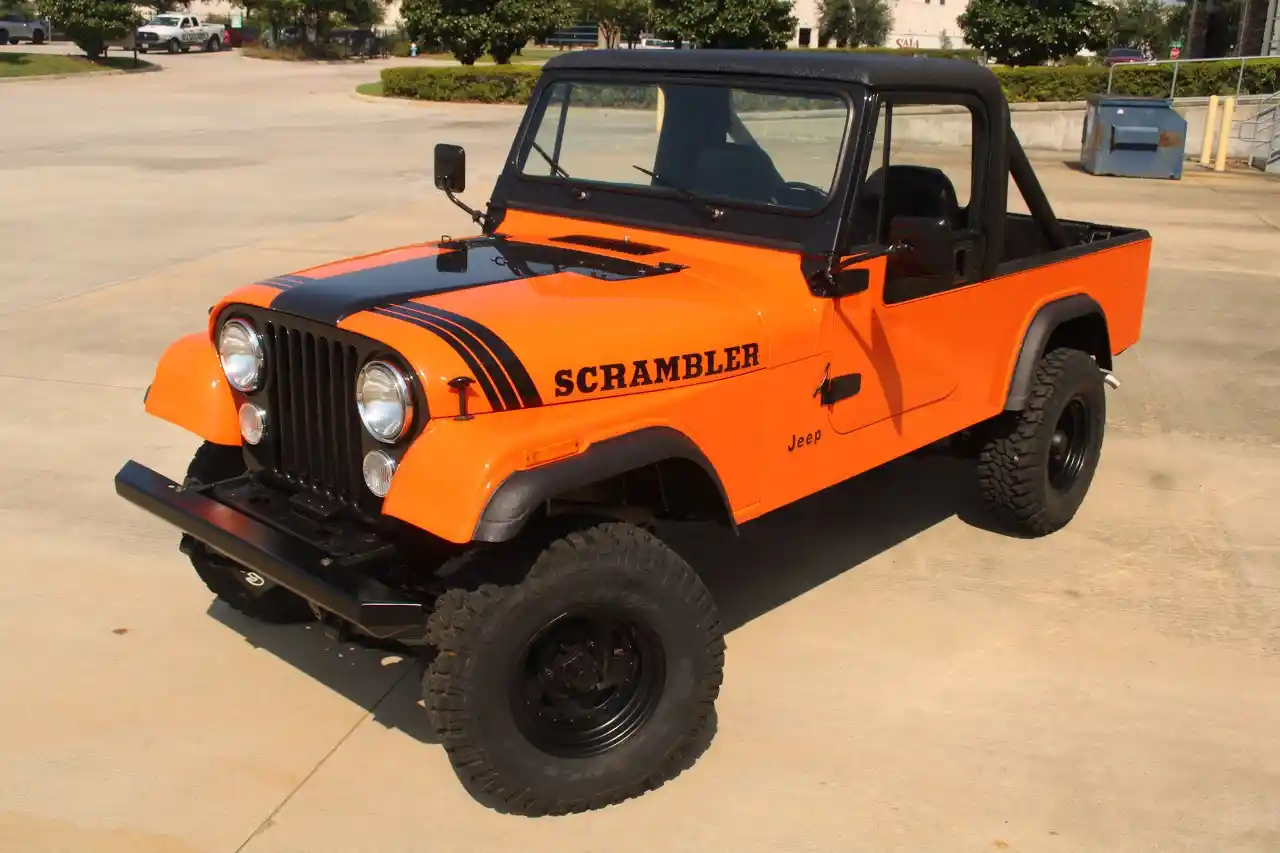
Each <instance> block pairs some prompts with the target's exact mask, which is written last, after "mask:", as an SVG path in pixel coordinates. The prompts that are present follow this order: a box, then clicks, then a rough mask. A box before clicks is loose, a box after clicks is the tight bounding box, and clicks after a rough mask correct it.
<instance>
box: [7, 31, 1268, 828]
mask: <svg viewBox="0 0 1280 853" xmlns="http://www.w3.org/2000/svg"><path fill="white" fill-rule="evenodd" d="M158 62H159V63H160V64H161V65H162V66H163V70H162V72H160V73H154V74H143V75H134V76H122V75H117V76H105V77H101V78H94V79H67V80H55V81H33V82H21V83H8V84H3V85H0V116H3V119H2V123H0V393H3V396H4V399H5V401H6V402H5V405H4V406H2V407H0V436H3V441H2V442H0V460H2V462H0V541H3V542H4V544H5V547H4V551H3V553H4V556H5V560H4V564H3V565H4V571H0V648H3V649H4V651H5V663H4V665H3V666H0V696H3V697H4V701H3V702H2V703H0V849H3V850H15V851H19V850H20V851H23V853H45V852H46V851H63V850H85V851H95V853H196V852H197V851H198V853H238V851H247V853H268V851H305V852H306V853H328V851H334V853H357V851H370V853H395V851H417V850H432V851H440V853H445V851H459V853H461V851H468V853H475V851H489V850H495V851H496V850H506V849H519V850H523V851H530V853H535V851H543V850H547V851H550V850H555V851H560V853H567V852H568V851H572V852H573V853H577V852H578V851H582V853H587V851H606V850H607V851H609V853H626V851H633V850H634V851H646V852H647V853H650V852H651V851H663V853H675V851H684V850H688V851H695V850H696V851H703V850H715V851H733V853H752V851H779V850H787V851H791V850H796V851H799V850H806V851H809V850H812V851H864V850H865V851H885V850H903V851H921V850H945V851H984V850H1014V851H1017V850H1027V851H1138V850H1143V851H1148V850H1186V851H1206V850H1214V851H1227V850H1230V851H1269V853H1274V851H1275V850H1277V849H1280V809H1277V807H1276V804H1277V803H1278V802H1280V736H1278V735H1277V733H1276V728H1277V727H1276V722H1277V720H1280V528H1278V527H1277V525H1276V507H1277V506H1280V402H1277V401H1278V400H1280V381H1278V379H1277V376H1278V375H1280V372H1278V371H1280V344H1278V343H1277V340H1278V339H1277V335H1276V331H1275V329H1276V324H1277V322H1278V321H1280V272H1278V271H1277V269H1278V268H1277V266H1276V257H1277V252H1280V206H1278V205H1277V199H1280V183H1278V182H1276V181H1274V180H1269V179H1266V178H1261V177H1258V176H1253V175H1236V174H1226V175H1202V174H1198V173H1194V172H1189V174H1188V175H1187V177H1186V179H1185V180H1183V181H1182V182H1180V183H1172V182H1154V181H1150V182H1149V181H1125V180H1115V179H1104V178H1094V177H1090V176H1088V175H1083V174H1081V173H1079V172H1078V171H1076V170H1073V169H1071V168H1069V167H1067V166H1065V165H1064V164H1063V160H1064V159H1065V158H1064V156H1063V155H1061V154H1057V155H1037V156H1036V157H1035V163H1036V166H1037V168H1038V169H1039V171H1040V175H1041V180H1042V181H1043V183H1044V184H1045V186H1046V190H1047V192H1048V194H1049V196H1050V198H1051V199H1052V200H1053V202H1054V203H1055V205H1056V207H1057V209H1058V211H1059V213H1060V214H1061V215H1063V216H1067V217H1081V218H1093V219H1097V220H1102V221H1107V222H1114V223H1117V224H1122V225H1136V226H1145V227H1147V228H1149V229H1150V230H1151V231H1152V232H1153V234H1154V236H1155V245H1156V248H1155V258H1154V261H1153V264H1154V266H1153V271H1152V276H1151V286H1150V293H1149V301H1148V307H1147V313H1146V316H1145V327H1144V334H1143V340H1142V341H1141V342H1140V344H1139V345H1138V346H1137V347H1136V348H1135V349H1133V350H1132V351H1131V352H1129V353H1127V354H1125V355H1124V356H1122V357H1121V358H1120V359H1119V360H1118V364H1117V372H1118V375H1119V378H1120V379H1121V381H1122V383H1123V384H1122V387H1121V388H1120V389H1119V391H1117V392H1115V393H1113V394H1111V395H1110V398H1109V406H1110V422H1109V426H1108V438H1107V444H1106V447H1105V450H1104V454H1103V463H1102V467H1101V469H1100V472H1099V474H1098V477H1097V480H1096V481H1095V485H1094V488H1093V491H1092V492H1091V495H1090V497H1089V499H1088V501H1087V502H1086V504H1085V506H1084V508H1083V510H1082V511H1081V514H1080V516H1079V517H1078V519H1077V521H1076V522H1075V523H1074V524H1073V525H1072V526H1071V527H1070V528H1068V529H1067V530H1065V531H1063V532H1061V533H1059V534H1057V535H1055V536H1053V537H1050V538H1048V539H1044V540H1039V541H1034V542H1027V541H1020V540H1016V539H1009V538H1006V537H1002V536H1000V535H997V534H994V533H990V532H988V531H987V530H985V529H983V528H982V527H980V526H978V525H977V524H975V523H973V521H974V512H973V502H972V499H971V495H970V492H969V489H968V481H967V479H966V477H965V474H966V472H965V471H964V469H963V466H959V465H957V464H954V463H948V462H946V461H945V460H940V459H929V458H919V459H907V460H902V461H900V462H898V463H895V464H893V465H890V466H888V467H886V468H884V469H881V470H878V471H875V472H872V473H870V474H868V475H866V476H865V477H863V478H860V479H858V480H856V481H853V482H850V483H847V484H844V485H842V486H839V487H836V488H833V489H830V490H828V491H827V492H824V493H823V494H821V495H818V496H816V497H814V498H812V499H809V500H806V501H803V502H801V503H799V504H796V505H794V506H792V507H789V508H787V509H785V510H781V511H779V512H777V513H775V514H773V515H771V516H768V517H766V518H764V519H762V520H760V521H759V522H758V523H756V524H753V525H751V526H749V527H747V528H746V529H745V530H744V536H743V538H742V540H740V541H737V542H733V541H727V540H723V539H720V538H706V539H700V540H695V541H692V542H690V543H689V544H688V548H689V550H690V556H691V558H692V559H693V561H694V563H695V566H696V567H698V568H699V569H701V570H702V571H703V572H704V573H705V574H706V575H707V577H708V582H709V583H710V584H711V586H712V587H713V592H715V594H716V595H717V598H718V599H719V601H720V603H721V607H722V610H723V611H724V614H725V617H726V619H727V621H728V622H729V623H730V625H731V626H732V627H733V630H732V632H731V634H730V635H729V638H728V660H727V666H728V670H727V677H726V683H725V687H724V690H723V692H722V698H721V700H720V703H719V728H718V733H717V735H716V738H715V741H714V743H713V745H712V746H711V749H710V750H709V751H708V752H707V753H706V754H705V755H704V756H703V757H702V758H701V760H700V761H699V762H698V764H697V765H695V767H694V768H693V769H691V770H690V771H688V772H686V773H685V774H684V775H682V776H681V777H679V778H678V779H677V780H675V781H674V782H672V783H669V784H668V785H667V786H665V787H664V788H662V789H660V790H658V791H656V792H654V793H652V794H649V795H647V796H645V797H643V798H641V799H638V800H633V801H630V802H627V803H625V804H622V805H620V806H616V807H613V808H610V809H606V810H603V811H600V812H596V813H591V814H586V815H580V816H574V817H569V818H552V819H541V820H529V819H525V818H518V817H507V816H502V815H498V814H496V813H493V812H491V811H488V810H486V809H484V808H482V807H480V806H478V805H476V804H475V803H474V802H473V801H472V800H471V799H470V798H468V797H467V795H466V794H465V793H464V792H463V791H462V790H461V788H460V786H459V785H458V784H457V781H456V779H455V777H454V776H453V774H452V772H451V770H450V768H449V765H448V761H447V759H446V758H445V756H444V754H443V751H442V750H441V749H440V748H439V747H438V746H436V745H434V744H432V743H431V733H430V731H429V730H428V728H427V726H426V724H425V720H424V719H423V714H422V709H421V707H420V705H419V704H418V693H419V682H418V671H417V667H416V666H415V665H414V664H413V663H412V661H408V660H404V659H401V658H399V657H397V656H395V655H390V654H387V653H384V652H377V651H372V650H367V649H361V648H357V647H350V646H337V645H334V644H333V643H331V642H330V641H328V640H327V639H326V638H325V637H324V636H323V635H322V634H321V633H320V632H319V631H315V630H309V629H271V628H266V627H263V626H260V625H255V624H251V623H249V622H247V621H245V620H243V619H240V618H238V617H237V616H236V614H234V613H231V612H229V611H227V610H226V609H224V608H222V607H221V606H215V605H211V603H210V597H209V595H208V593H207V592H206V590H205V589H204V587H203V586H202V585H201V584H200V583H199V582H198V580H197V579H196V578H195V577H194V574H193V573H192V572H191V570H190V568H189V566H188V564H187V563H186V561H185V558H183V557H182V555H180V554H179V553H178V552H177V550H176V536H175V535H174V533H173V531H172V530H171V529H169V528H167V527H165V526H164V525H162V524H161V523H160V522H158V521H154V520H152V519H151V518H150V517H148V516H146V515H145V514H143V513H142V512H140V511H138V510H137V509H135V508H133V507H132V506H130V505H128V504H126V503H125V502H124V501H122V500H120V499H118V498H117V497H116V496H115V494H114V492H113V489H112V484H111V478H112V476H113V475H114V474H115V472H116V471H117V470H118V469H119V467H120V465H121V464H122V462H123V461H124V460H125V459H127V458H130V457H132V458H136V459H138V460H140V461H142V462H144V463H146V464H148V465H151V466H153V467H156V468H158V469H160V470H162V471H166V472H168V473H169V474H170V475H171V476H177V475H179V474H180V473H181V471H182V470H183V469H184V467H185V465H186V462H187V460H188V459H189V456H190V454H191V452H192V450H193V449H194V447H195V445H196V440H195V439H194V438H193V437H191V436H189V435H187V434H184V433H182V432H180V431H179V430H177V429H176V428H174V427H170V426H168V425H167V424H164V423H161V422H158V421H156V420H154V419H151V418H148V417H147V416H146V415H145V413H144V412H143V410H142V391H143V389H144V388H145V387H146V385H147V383H148V382H149V381H150V378H151V375H152V370H153V368H154V366H155V361H156V359H157V357H158V356H159V354H160V352H161V351H162V349H163V348H164V346H165V345H167V344H168V343H169V342H170V341H171V340H172V339H173V338H175V337H177V336H179V335H181V334H184V333H186V332H188V331H191V330H194V329H198V328H200V327H201V325H202V324H203V323H204V322H205V312H206V309H207V308H208V306H209V305H210V304H211V303H212V302H213V301H214V300H215V299H216V298H217V297H218V295H220V294H221V293H223V292H224V291H226V290H227V289H229V288H231V287H233V286H235V285H238V284H241V283H244V282H247V281H251V280H254V279H256V278H260V277H266V276H270V275H274V274H278V273H282V272H287V271H290V270H294V269H298V268H300V267H303V266H307V265H311V264H314V263H317V262H319V261H322V260H325V259H329V258H336V257H340V256H344V255H350V254H356V253H360V252H366V251H372V250H375V249H378V248H383V247H387V246H392V245H397V244H401V243H405V242H410V241H416V240H422V239H430V238H434V237H437V236H439V235H440V234H442V233H450V232H452V233H466V232H467V230H468V226H469V223H468V221H467V219H466V217H465V216H464V215H463V214H461V213H460V212H458V211H457V210H456V209H455V208H453V207H452V206H451V205H450V204H449V203H448V201H447V200H445V199H443V198H442V197H440V196H439V195H438V194H437V193H436V192H435V191H434V189H432V186H431V173H430V168H431V165H430V164H431V147H432V145H433V144H434V143H435V142H437V141H450V142H457V143H460V144H463V145H465V146H466V147H467V150H468V160H469V165H470V175H469V184H470V189H469V190H468V192H467V194H466V195H467V198H468V199H469V200H471V201H473V202H476V203H478V202H479V201H480V200H482V199H483V197H484V194H485V192H486V191H487V188H488V186H489V184H490V183H491V182H492V179H493V177H494V175H495V174H496V172H497V170H498V168H499V166H500V162H501V159H502V157H503V155H504V154H505V151H506V146H507V144H508V141H509V135H510V133H511V131H512V129H513V128H514V126H515V123H516V122H517V120H518V118H519V115H520V111H519V110H518V109H511V108H502V107H497V108H485V107H471V106H454V107H443V106H422V105H412V104H399V103H371V102H369V101H367V100H362V99H358V98H356V97H355V96H354V95H353V94H352V90H353V87H354V86H355V85H356V84H357V83H360V82H365V81H367V80H371V79H374V78H375V77H376V72H375V69H376V68H377V67H378V66H379V65H380V63H370V64H367V65H362V66H358V67H345V66H321V67H297V66H294V65H291V64H283V63H282V64H276V63H267V62H261V61H254V60H248V59H244V58H242V57H240V56H238V55H235V54H214V55H201V54H188V55H179V56H175V57H168V56H161V57H159V58H158Z"/></svg>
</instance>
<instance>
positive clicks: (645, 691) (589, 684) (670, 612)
mask: <svg viewBox="0 0 1280 853" xmlns="http://www.w3.org/2000/svg"><path fill="white" fill-rule="evenodd" d="M493 554H494V559H495V560H498V561H501V560H503V559H507V560H519V559H520V557H519V554H517V553H516V552H514V551H506V552H504V551H502V550H497V551H495V552H493ZM531 562H532V566H531V568H528V571H527V574H526V576H525V577H524V578H523V580H520V581H518V582H516V583H514V584H511V585H507V586H497V585H494V584H483V585H481V586H479V587H478V588H476V589H471V590H466V589H455V590H451V591H449V592H447V593H446V594H445V595H443V596H441V598H440V599H439V601H438V602H437V604H436V608H435V611H434V612H433V614H432V616H431V619H430V622H429V625H428V639H429V640H430V642H431V643H432V644H434V645H435V646H436V648H437V650H438V655H437V656H436V658H435V660H434V661H433V662H432V664H431V665H430V667H429V668H428V670H427V673H426V675H425V677H424V680H423V690H424V697H425V700H426V707H427V711H428V714H429V715H430V718H431V721H432V723H433V724H434V725H435V727H436V729H437V730H438V732H439V734H440V736H441V740H442V742H443V744H444V746H445V749H446V750H447V751H448V753H449V759H450V761H451V762H452V763H453V766H454V769H455V771H456V772H457V773H458V776H459V778H460V779H461V780H462V782H463V784H464V785H465V786H466V787H467V788H468V789H469V790H470V791H471V792H472V793H473V794H474V795H476V797H477V799H480V800H481V801H482V802H484V803H485V804H487V805H490V806H493V807H495V808H498V809H499V810H501V811H506V812H513V813H517V814H525V815H544V814H565V813H569V812H578V811H585V810H588V809H594V808H600V807H603V806H606V805H609V804H611V803H615V802H619V801H621V800H624V799H627V798H629V797H633V796H637V795H639V794H642V793H644V792H645V791H647V790H650V789H652V788H656V787H658V786H660V785H662V784H663V783H664V782H666V781H667V780H669V779H671V778H674V777H675V776H676V775H678V774H679V773H680V772H681V771H682V770H683V769H684V768H685V767H687V766H689V764H690V763H692V761H693V759H695V758H696V756H697V754H698V752H699V751H700V749H701V747H703V746H704V745H705V744H706V742H707V740H709V737H710V734H711V731H712V720H713V714H714V703H715V700H716V697H717V695H718V693H719V690H720V683H721V680H722V673H723V668H724V639H723V634H722V629H721V626H720V621H719V617H718V615H717V612H716V608H715V604H714V602H713V601H712V600H711V595H710V593H709V592H708V591H707V590H706V588H705V587H704V586H703V584H702V581H701V580H700V579H699V578H698V576H697V575H696V574H695V573H694V571H693V569H691V568H690V567H689V565H688V564H687V563H685V562H684V560H682V559H681V558H680V557H679V556H678V555H676V554H675V552H673V551H671V550H670V549H669V548H667V547H666V546H665V545H664V544H662V543H661V542H660V541H659V540H658V539H657V538H655V537H654V536H653V535H651V534H649V533H648V532H646V531H644V530H641V529H640V528H637V527H634V526H632V525H630V524H625V523H619V522H597V523H587V524H584V525H582V526H581V527H579V528H578V529H576V530H574V531H573V532H571V533H569V534H568V535H565V536H560V537H558V538H555V539H554V541H552V542H551V544H550V545H549V546H547V547H546V548H545V549H542V550H541V552H540V553H536V554H534V555H533V558H532V561H531ZM510 565H511V563H510V562H508V563H507V566H506V567H507V568H508V569H509V568H510ZM526 565H528V564H526Z"/></svg>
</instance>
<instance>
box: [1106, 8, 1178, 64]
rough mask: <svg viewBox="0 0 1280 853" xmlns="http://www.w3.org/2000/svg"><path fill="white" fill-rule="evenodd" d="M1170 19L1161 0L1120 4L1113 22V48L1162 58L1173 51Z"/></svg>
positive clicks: (1111, 38) (1111, 39)
mask: <svg viewBox="0 0 1280 853" xmlns="http://www.w3.org/2000/svg"><path fill="white" fill-rule="evenodd" d="M1168 19H1169V15H1168V14H1167V10H1166V6H1165V4H1163V3H1161V2H1160V0H1117V2H1116V5H1115V11H1114V13H1113V17H1112V19H1111V33H1110V39H1109V41H1110V42H1111V46H1112V47H1132V48H1137V49H1139V50H1145V51H1148V52H1149V53H1150V54H1151V55H1152V56H1161V55H1162V54H1164V52H1165V51H1167V50H1168V49H1169V31H1168Z"/></svg>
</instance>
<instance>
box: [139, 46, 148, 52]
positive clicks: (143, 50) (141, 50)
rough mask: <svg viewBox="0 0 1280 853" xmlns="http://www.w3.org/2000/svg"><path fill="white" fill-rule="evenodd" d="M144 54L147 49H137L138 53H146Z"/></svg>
mask: <svg viewBox="0 0 1280 853" xmlns="http://www.w3.org/2000/svg"><path fill="white" fill-rule="evenodd" d="M146 52H147V49H146V48H145V47H140V48H138V53H146Z"/></svg>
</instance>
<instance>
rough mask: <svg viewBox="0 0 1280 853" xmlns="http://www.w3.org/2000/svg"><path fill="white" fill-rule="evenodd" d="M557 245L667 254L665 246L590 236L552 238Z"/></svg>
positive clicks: (634, 252)
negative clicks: (564, 244)
mask: <svg viewBox="0 0 1280 853" xmlns="http://www.w3.org/2000/svg"><path fill="white" fill-rule="evenodd" d="M551 239H552V240H554V241H555V242H557V243H575V244H577V245H579V246H590V247H591V248H593V249H604V250H605V251H608V252H619V253H621V254H624V255H653V254H656V253H658V252H665V251H667V248H666V247H665V246H653V245H650V244H649V243H637V242H636V241H635V240H618V239H615V238H613V237H592V236H591V235H589V234H569V235H566V236H564V237H552V238H551Z"/></svg>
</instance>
